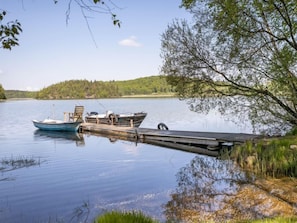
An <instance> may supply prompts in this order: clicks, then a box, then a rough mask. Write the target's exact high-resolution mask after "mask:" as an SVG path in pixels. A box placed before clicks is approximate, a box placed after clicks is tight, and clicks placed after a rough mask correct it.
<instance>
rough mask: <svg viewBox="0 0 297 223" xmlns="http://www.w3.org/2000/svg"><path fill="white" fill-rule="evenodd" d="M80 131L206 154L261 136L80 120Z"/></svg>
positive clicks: (211, 154) (214, 153) (215, 153)
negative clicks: (82, 121) (83, 121)
mask: <svg viewBox="0 0 297 223" xmlns="http://www.w3.org/2000/svg"><path fill="white" fill-rule="evenodd" d="M81 131H82V132H91V133H94V134H97V135H100V136H104V137H110V138H115V139H122V140H128V141H134V142H141V143H147V144H152V145H157V146H162V147H169V148H174V149H178V150H183V151H188V152H194V153H199V154H204V155H209V156H218V155H219V154H220V151H221V150H222V149H226V148H227V149H230V148H232V147H233V146H234V145H236V144H241V143H244V142H246V141H249V140H254V139H257V138H260V137H261V136H260V135H254V134H245V133H219V132H194V131H179V130H159V129H150V128H135V127H117V126H112V125H103V124H101V125H100V124H93V123H82V124H81Z"/></svg>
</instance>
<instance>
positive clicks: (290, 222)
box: [237, 217, 297, 223]
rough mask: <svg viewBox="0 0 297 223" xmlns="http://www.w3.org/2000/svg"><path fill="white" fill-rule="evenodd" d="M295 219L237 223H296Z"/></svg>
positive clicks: (241, 222)
mask: <svg viewBox="0 0 297 223" xmlns="http://www.w3.org/2000/svg"><path fill="white" fill-rule="evenodd" d="M296 222H297V217H292V218H281V217H277V218H272V219H261V220H251V221H240V222H237V223H296Z"/></svg>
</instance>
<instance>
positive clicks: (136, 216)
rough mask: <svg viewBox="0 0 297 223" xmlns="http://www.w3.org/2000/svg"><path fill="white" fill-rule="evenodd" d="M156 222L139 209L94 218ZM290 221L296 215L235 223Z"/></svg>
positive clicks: (97, 222)
mask: <svg viewBox="0 0 297 223" xmlns="http://www.w3.org/2000/svg"><path fill="white" fill-rule="evenodd" d="M110 222H117V223H158V221H156V220H154V219H152V218H150V217H148V216H145V215H144V214H143V213H141V212H139V211H132V212H118V211H111V212H107V213H105V214H103V215H101V216H99V217H97V219H96V220H95V223H110ZM262 222H264V223H291V222H297V217H292V218H281V217H277V218H272V219H261V220H249V221H237V222H235V223H262Z"/></svg>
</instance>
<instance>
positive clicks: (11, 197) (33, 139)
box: [0, 99, 250, 222]
mask: <svg viewBox="0 0 297 223" xmlns="http://www.w3.org/2000/svg"><path fill="white" fill-rule="evenodd" d="M75 105H84V106H85V112H87V111H99V112H105V111H106V110H107V109H108V110H113V111H115V112H137V111H145V112H148V116H147V117H146V119H145V121H144V122H143V124H142V127H148V128H156V126H157V124H158V123H159V122H164V123H166V125H168V126H169V128H171V129H178V130H196V131H227V132H250V130H249V128H248V127H246V129H245V128H244V127H243V128H242V129H240V128H238V127H237V126H236V125H234V124H232V123H230V122H224V121H223V119H221V118H220V117H218V114H216V113H215V112H214V113H212V114H210V115H208V116H203V115H198V114H196V113H193V112H190V111H189V110H188V108H187V105H186V104H185V103H184V102H180V101H178V100H177V99H109V100H107V99H106V100H79V101H77V100H76V101H75V100H73V101H72V100H71V101H36V100H28V101H27V100H26V101H7V102H3V103H0V118H1V126H0V143H1V148H0V161H1V160H2V164H3V160H9V159H10V160H13V159H16V158H17V157H23V158H24V159H25V158H33V159H36V160H38V165H32V166H23V167H20V168H13V167H12V168H11V169H9V170H8V169H1V175H0V191H1V192H0V222H20V221H23V222H59V221H64V222H69V221H71V222H79V221H81V222H92V220H93V219H94V217H95V216H97V215H98V214H100V213H103V212H104V211H106V210H114V209H116V210H131V209H135V210H142V211H143V212H144V213H145V214H148V215H150V216H153V217H155V218H157V219H159V220H161V221H164V220H165V218H164V215H163V212H164V205H166V203H167V202H168V200H169V199H170V194H171V193H172V192H173V191H174V190H175V188H176V186H177V181H176V180H177V179H176V174H177V173H178V172H179V170H180V169H181V168H183V167H185V166H187V165H188V164H189V163H190V162H191V161H192V160H193V159H195V157H197V155H196V154H193V153H186V152H181V151H177V150H172V149H166V148H161V147H157V146H152V145H146V144H141V143H138V144H136V143H135V142H128V141H123V140H116V141H114V140H112V139H108V138H105V137H99V136H95V135H91V134H82V135H76V134H63V135H61V134H55V133H44V132H41V131H38V130H36V129H35V128H34V126H33V124H32V122H31V120H33V119H40V120H41V119H44V118H47V117H53V118H60V119H62V118H63V112H64V111H72V110H73V109H74V106H75ZM208 159H210V160H211V159H213V158H208ZM0 168H1V165H0Z"/></svg>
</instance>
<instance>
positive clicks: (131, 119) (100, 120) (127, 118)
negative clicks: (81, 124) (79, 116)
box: [85, 112, 147, 127]
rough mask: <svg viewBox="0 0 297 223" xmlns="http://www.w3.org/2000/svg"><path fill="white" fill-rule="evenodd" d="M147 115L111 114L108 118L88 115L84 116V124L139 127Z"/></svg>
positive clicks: (141, 113)
mask: <svg viewBox="0 0 297 223" xmlns="http://www.w3.org/2000/svg"><path fill="white" fill-rule="evenodd" d="M146 115H147V113H144V112H139V113H133V114H128V115H125V114H120V115H117V114H111V115H108V116H102V115H89V116H85V122H87V123H95V124H104V125H114V126H120V127H139V126H140V125H141V123H142V121H143V120H144V119H145V117H146Z"/></svg>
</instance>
